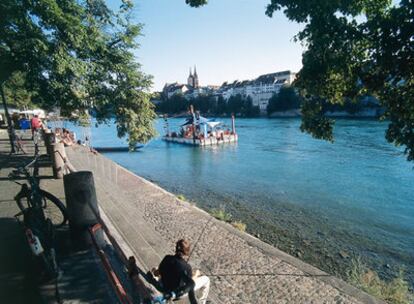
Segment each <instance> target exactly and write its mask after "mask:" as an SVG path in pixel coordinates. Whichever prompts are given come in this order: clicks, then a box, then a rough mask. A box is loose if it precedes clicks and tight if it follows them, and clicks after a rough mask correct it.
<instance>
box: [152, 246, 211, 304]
mask: <svg viewBox="0 0 414 304" xmlns="http://www.w3.org/2000/svg"><path fill="white" fill-rule="evenodd" d="M189 254H190V242H189V241H188V240H184V239H181V240H179V241H178V242H177V243H176V245H175V255H167V256H165V257H164V259H163V260H162V261H161V264H160V265H159V267H158V269H155V268H154V269H153V270H152V274H153V275H154V276H155V277H158V282H159V283H160V285H161V287H162V289H163V291H164V297H165V298H167V299H174V298H180V297H182V296H183V295H184V294H186V293H188V298H189V300H190V303H191V304H197V303H198V301H197V299H196V296H195V291H197V290H202V293H201V297H200V299H199V301H200V303H201V304H205V303H206V301H207V297H208V292H209V290H210V279H209V278H208V277H207V276H205V275H203V276H200V271H199V270H196V271H195V272H193V270H192V268H191V266H190V264H189V263H188V262H187V260H186V258H187V259H188V256H189Z"/></svg>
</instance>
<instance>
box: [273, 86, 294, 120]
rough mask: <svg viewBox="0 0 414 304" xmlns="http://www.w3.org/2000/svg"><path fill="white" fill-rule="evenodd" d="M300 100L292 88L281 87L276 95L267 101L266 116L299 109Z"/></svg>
mask: <svg viewBox="0 0 414 304" xmlns="http://www.w3.org/2000/svg"><path fill="white" fill-rule="evenodd" d="M300 104H301V98H300V97H299V96H298V94H297V93H296V91H295V89H294V88H293V87H282V88H280V91H279V92H278V93H277V94H274V95H273V96H272V97H271V98H270V99H269V104H268V105H267V114H272V113H273V112H278V111H287V110H292V109H299V108H300Z"/></svg>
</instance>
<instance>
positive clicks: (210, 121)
mask: <svg viewBox="0 0 414 304" xmlns="http://www.w3.org/2000/svg"><path fill="white" fill-rule="evenodd" d="M193 120H194V118H193V117H189V118H187V120H186V122H185V123H184V124H182V125H181V127H184V126H187V125H191V124H192V123H193ZM195 124H196V125H197V124H199V125H207V126H209V127H210V128H215V127H217V126H218V125H219V124H221V122H220V121H215V120H214V119H207V118H205V117H203V116H200V117H199V118H198V119H196V121H195Z"/></svg>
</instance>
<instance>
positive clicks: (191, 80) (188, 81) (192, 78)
mask: <svg viewBox="0 0 414 304" xmlns="http://www.w3.org/2000/svg"><path fill="white" fill-rule="evenodd" d="M187 84H188V85H189V86H190V87H194V76H193V73H191V68H190V75H188V78H187Z"/></svg>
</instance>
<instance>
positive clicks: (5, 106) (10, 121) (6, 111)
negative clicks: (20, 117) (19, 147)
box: [0, 83, 16, 153]
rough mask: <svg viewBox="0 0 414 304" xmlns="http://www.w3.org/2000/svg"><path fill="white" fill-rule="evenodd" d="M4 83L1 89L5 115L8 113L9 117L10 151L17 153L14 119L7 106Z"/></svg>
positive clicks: (7, 116) (0, 86) (7, 117)
mask: <svg viewBox="0 0 414 304" xmlns="http://www.w3.org/2000/svg"><path fill="white" fill-rule="evenodd" d="M3 84H4V83H1V84H0V90H1V99H2V100H3V107H4V115H6V119H7V131H8V133H9V140H10V146H11V150H10V153H16V150H15V149H14V138H13V125H12V120H11V118H10V114H9V109H8V108H7V103H6V96H5V95H4V89H3Z"/></svg>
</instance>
